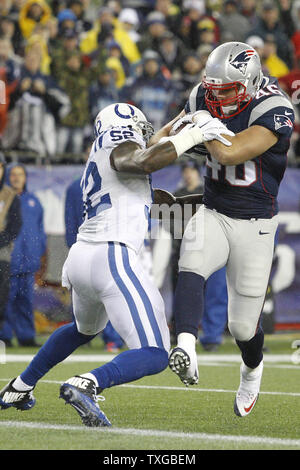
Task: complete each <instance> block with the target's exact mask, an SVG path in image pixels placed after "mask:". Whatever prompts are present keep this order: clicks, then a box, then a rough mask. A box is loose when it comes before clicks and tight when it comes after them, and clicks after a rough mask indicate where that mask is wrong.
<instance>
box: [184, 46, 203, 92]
mask: <svg viewBox="0 0 300 470" xmlns="http://www.w3.org/2000/svg"><path fill="white" fill-rule="evenodd" d="M201 72H202V64H201V60H200V58H199V56H198V55H197V54H196V52H190V53H189V54H187V55H186V56H185V58H184V60H183V63H182V74H181V82H182V86H183V88H184V90H185V92H186V93H185V94H187V96H189V94H190V92H191V90H192V88H193V87H194V86H195V85H196V84H197V83H200V82H201V78H202V76H201Z"/></svg>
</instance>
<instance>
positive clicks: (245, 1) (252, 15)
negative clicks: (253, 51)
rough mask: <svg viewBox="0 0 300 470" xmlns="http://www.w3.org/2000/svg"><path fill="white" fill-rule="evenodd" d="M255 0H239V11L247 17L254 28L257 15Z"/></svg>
mask: <svg viewBox="0 0 300 470" xmlns="http://www.w3.org/2000/svg"><path fill="white" fill-rule="evenodd" d="M256 6H257V1H256V0H241V1H240V13H241V14H242V15H243V16H244V17H245V18H247V20H248V22H249V24H250V25H251V29H253V28H255V27H256V25H257V23H258V20H259V16H258V14H257V11H256Z"/></svg>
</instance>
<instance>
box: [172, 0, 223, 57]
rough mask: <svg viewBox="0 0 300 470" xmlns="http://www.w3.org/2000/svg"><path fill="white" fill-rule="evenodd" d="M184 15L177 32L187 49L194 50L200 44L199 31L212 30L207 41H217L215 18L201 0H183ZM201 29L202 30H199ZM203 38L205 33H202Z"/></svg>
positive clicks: (217, 33)
mask: <svg viewBox="0 0 300 470" xmlns="http://www.w3.org/2000/svg"><path fill="white" fill-rule="evenodd" d="M183 12H184V16H183V17H182V19H181V24H180V28H179V29H178V32H177V34H179V36H180V37H181V39H182V40H183V42H184V43H185V46H186V47H187V48H188V49H193V50H196V49H197V47H198V46H199V45H200V44H202V42H201V41H204V39H201V33H202V32H204V31H213V33H214V34H213V35H212V34H210V35H209V34H207V36H212V37H211V38H210V40H209V42H211V41H212V42H213V43H214V44H215V43H217V42H218V41H219V28H218V25H217V22H216V19H215V18H214V17H212V16H211V15H209V14H208V13H207V11H206V8H205V2H204V1H203V0H185V1H184V2H183ZM201 30H202V31H201ZM202 36H203V38H205V34H203V35H202Z"/></svg>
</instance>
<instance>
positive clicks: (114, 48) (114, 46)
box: [106, 40, 130, 77]
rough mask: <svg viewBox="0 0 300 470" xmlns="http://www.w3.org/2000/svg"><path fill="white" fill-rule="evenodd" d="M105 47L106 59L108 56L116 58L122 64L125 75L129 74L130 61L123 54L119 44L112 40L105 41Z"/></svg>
mask: <svg viewBox="0 0 300 470" xmlns="http://www.w3.org/2000/svg"><path fill="white" fill-rule="evenodd" d="M106 47H107V50H108V59H109V58H110V57H114V58H116V59H117V60H118V61H119V62H120V64H121V66H122V69H123V71H124V75H125V77H128V76H129V74H130V63H129V60H128V59H127V58H126V57H125V56H124V54H123V52H122V49H121V46H120V44H119V43H118V42H117V41H115V40H112V41H109V42H108V43H107V45H106Z"/></svg>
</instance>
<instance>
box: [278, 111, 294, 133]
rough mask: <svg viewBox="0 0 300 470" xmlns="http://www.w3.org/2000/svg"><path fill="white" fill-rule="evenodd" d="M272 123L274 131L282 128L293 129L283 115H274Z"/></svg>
mask: <svg viewBox="0 0 300 470" xmlns="http://www.w3.org/2000/svg"><path fill="white" fill-rule="evenodd" d="M274 123H275V131H277V130H278V129H280V128H281V127H284V126H288V127H293V123H292V121H291V119H290V118H289V117H288V116H286V115H285V114H275V116H274Z"/></svg>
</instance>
